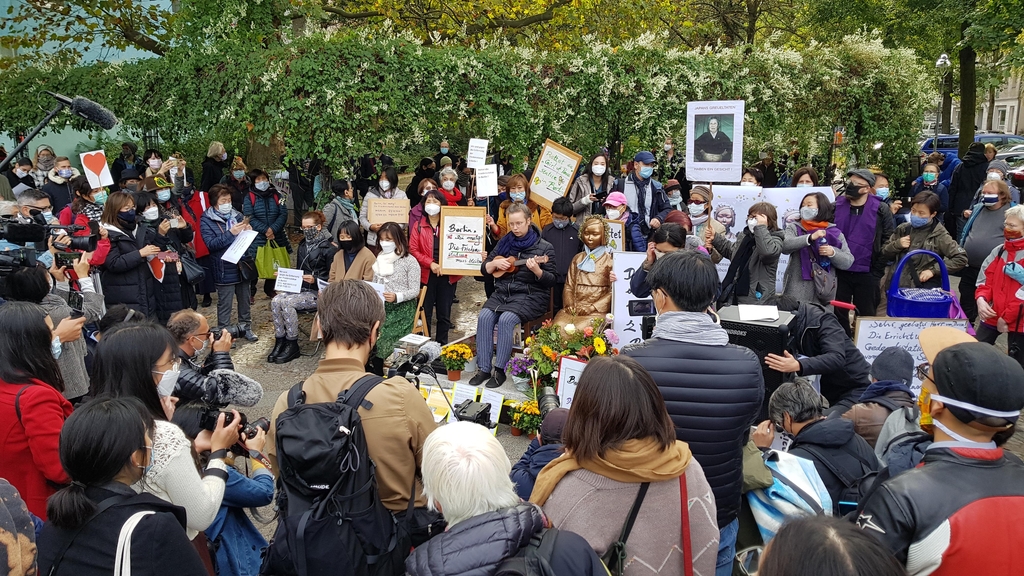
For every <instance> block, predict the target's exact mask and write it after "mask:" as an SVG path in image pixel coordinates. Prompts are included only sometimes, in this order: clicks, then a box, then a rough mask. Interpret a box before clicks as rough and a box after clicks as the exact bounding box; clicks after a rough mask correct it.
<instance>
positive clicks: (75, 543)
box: [39, 482, 207, 576]
mask: <svg viewBox="0 0 1024 576" xmlns="http://www.w3.org/2000/svg"><path fill="white" fill-rule="evenodd" d="M85 494H86V496H88V497H89V499H90V500H92V501H93V502H94V503H95V504H96V505H99V504H100V503H101V502H103V501H104V500H106V499H108V498H120V499H121V501H120V502H118V503H116V504H114V505H113V506H111V507H110V508H107V509H106V510H104V511H103V512H101V513H100V514H99V516H97V517H95V518H93V519H91V520H90V521H89V522H88V524H86V525H85V527H84V528H83V529H82V530H81V531H80V532H79V531H78V529H70V530H65V529H60V528H56V527H55V526H53V525H52V524H49V523H47V524H46V526H44V527H43V532H42V534H40V535H39V573H40V574H50V571H51V569H52V568H53V563H54V562H55V561H56V560H57V555H58V554H59V553H60V551H61V549H62V548H63V547H64V545H65V544H66V543H67V542H68V541H71V544H70V546H69V547H68V549H67V552H66V553H65V554H64V559H63V560H62V561H61V562H60V564H59V565H58V567H57V570H56V571H55V572H53V576H72V575H73V576H110V575H111V574H113V573H114V568H115V557H116V556H115V555H116V552H117V544H118V537H119V536H120V534H121V528H122V527H123V526H124V524H125V522H126V521H127V520H128V519H129V518H131V517H132V516H133V515H135V514H136V513H138V512H150V511H152V512H154V513H153V514H149V515H146V516H143V517H142V520H141V521H140V522H139V523H138V525H136V526H135V530H134V531H133V532H132V540H131V567H132V573H133V574H146V575H147V576H206V574H207V572H206V568H205V567H204V566H203V562H202V560H200V559H199V554H197V553H196V549H195V548H193V547H192V543H191V542H189V539H188V536H186V534H185V510H184V509H183V508H181V507H180V506H175V505H173V504H170V503H168V502H165V501H163V500H161V499H160V498H157V497H156V496H153V495H152V494H136V493H135V492H134V491H132V489H131V488H129V487H128V486H125V485H124V484H119V483H116V482H111V483H109V484H106V485H104V486H102V487H96V486H89V487H88V488H86V489H85ZM76 533H77V535H76Z"/></svg>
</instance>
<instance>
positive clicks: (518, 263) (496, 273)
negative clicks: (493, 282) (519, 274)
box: [491, 256, 548, 278]
mask: <svg viewBox="0 0 1024 576" xmlns="http://www.w3.org/2000/svg"><path fill="white" fill-rule="evenodd" d="M500 259H502V258H495V259H494V261H498V260H500ZM503 259H504V260H508V261H509V263H511V264H512V267H511V268H509V269H508V270H495V271H494V273H493V274H491V276H494V277H495V278H501V277H502V276H504V275H506V274H515V273H516V271H518V270H519V267H520V266H524V265H525V264H526V261H527V260H529V258H523V259H521V260H516V257H515V256H507V257H504V258H503ZM536 260H537V264H544V263H546V262H547V261H548V257H547V256H537V257H536Z"/></svg>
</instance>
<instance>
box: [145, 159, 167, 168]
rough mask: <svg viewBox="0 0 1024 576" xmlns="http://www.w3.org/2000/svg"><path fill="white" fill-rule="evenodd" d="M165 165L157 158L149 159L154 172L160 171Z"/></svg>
mask: <svg viewBox="0 0 1024 576" xmlns="http://www.w3.org/2000/svg"><path fill="white" fill-rule="evenodd" d="M163 164H164V163H163V162H161V161H160V160H159V159H157V158H150V159H149V167H150V168H152V169H153V170H159V169H160V167H161V166H163Z"/></svg>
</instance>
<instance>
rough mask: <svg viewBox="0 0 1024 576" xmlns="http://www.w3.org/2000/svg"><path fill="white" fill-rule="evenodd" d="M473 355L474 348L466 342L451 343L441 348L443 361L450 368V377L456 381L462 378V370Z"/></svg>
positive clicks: (446, 367)
mask: <svg viewBox="0 0 1024 576" xmlns="http://www.w3.org/2000/svg"><path fill="white" fill-rule="evenodd" d="M472 357H473V350H471V349H470V347H469V346H467V345H465V344H451V345H449V346H445V347H444V348H443V349H442V350H441V362H443V363H444V367H445V369H447V370H448V379H449V380H451V381H453V382H454V381H456V380H459V379H460V378H462V370H463V369H464V368H465V367H466V362H468V361H469V359H470V358H472Z"/></svg>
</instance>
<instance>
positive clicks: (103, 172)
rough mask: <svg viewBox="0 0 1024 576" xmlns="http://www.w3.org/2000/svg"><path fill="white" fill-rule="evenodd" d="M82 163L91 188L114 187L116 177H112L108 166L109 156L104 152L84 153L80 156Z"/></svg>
mask: <svg viewBox="0 0 1024 576" xmlns="http://www.w3.org/2000/svg"><path fill="white" fill-rule="evenodd" d="M78 157H79V159H80V160H81V161H82V172H83V173H84V174H85V177H86V178H88V179H89V186H91V187H92V188H94V189H95V188H102V187H103V186H112V185H113V184H114V177H113V176H111V175H110V166H109V165H107V154H106V152H104V151H103V150H93V151H92V152H83V153H81V154H79V155H78Z"/></svg>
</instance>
